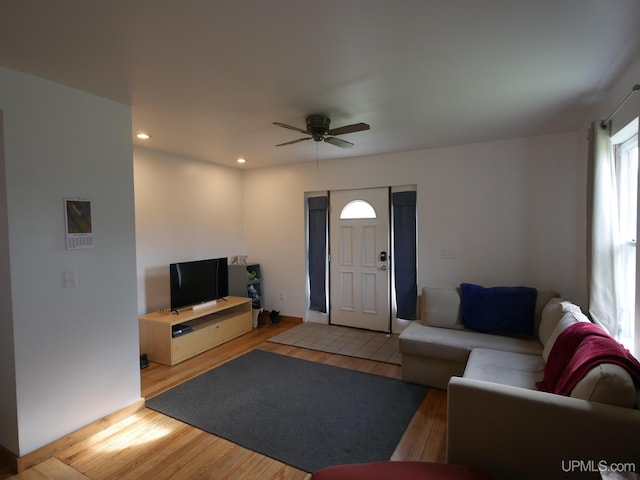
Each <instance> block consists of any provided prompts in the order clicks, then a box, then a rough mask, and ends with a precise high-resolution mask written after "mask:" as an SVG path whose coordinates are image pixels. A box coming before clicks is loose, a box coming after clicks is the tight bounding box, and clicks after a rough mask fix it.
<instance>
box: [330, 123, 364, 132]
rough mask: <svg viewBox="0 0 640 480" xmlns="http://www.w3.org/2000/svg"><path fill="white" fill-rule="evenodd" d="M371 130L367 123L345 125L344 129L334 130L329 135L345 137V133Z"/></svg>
mask: <svg viewBox="0 0 640 480" xmlns="http://www.w3.org/2000/svg"><path fill="white" fill-rule="evenodd" d="M369 128H371V127H370V126H369V125H368V124H366V123H354V124H353V125H345V126H344V127H338V128H332V129H331V130H329V131H328V132H327V134H328V135H343V134H345V133H353V132H362V131H363V130H369Z"/></svg>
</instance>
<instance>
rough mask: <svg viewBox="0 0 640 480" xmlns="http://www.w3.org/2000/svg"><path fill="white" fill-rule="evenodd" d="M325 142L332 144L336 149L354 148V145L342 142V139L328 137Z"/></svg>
mask: <svg viewBox="0 0 640 480" xmlns="http://www.w3.org/2000/svg"><path fill="white" fill-rule="evenodd" d="M324 141H325V142H327V143H330V144H331V145H335V146H336V147H342V148H351V147H353V143H351V142H347V141H346V140H342V139H341V138H335V137H326V138H325V139H324Z"/></svg>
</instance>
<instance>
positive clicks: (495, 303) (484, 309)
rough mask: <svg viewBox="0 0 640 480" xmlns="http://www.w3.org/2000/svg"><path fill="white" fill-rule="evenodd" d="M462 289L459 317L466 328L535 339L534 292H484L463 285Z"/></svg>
mask: <svg viewBox="0 0 640 480" xmlns="http://www.w3.org/2000/svg"><path fill="white" fill-rule="evenodd" d="M460 289H461V297H462V299H461V303H460V317H461V321H462V325H464V327H465V328H468V329H471V330H478V331H480V332H487V333H500V334H504V335H528V336H531V335H533V333H534V331H533V319H534V316H535V311H536V299H537V296H538V291H537V290H536V289H535V288H529V287H491V288H485V287H481V286H480V285H473V284H471V283H462V284H460Z"/></svg>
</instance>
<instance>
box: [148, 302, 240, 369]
mask: <svg viewBox="0 0 640 480" xmlns="http://www.w3.org/2000/svg"><path fill="white" fill-rule="evenodd" d="M226 298H227V300H226V301H225V300H219V301H218V303H216V304H215V305H213V306H210V307H206V308H203V309H201V310H192V309H190V308H188V309H184V310H180V313H178V314H176V313H175V312H169V311H168V310H162V311H159V312H153V313H147V314H146V315H142V316H141V317H139V319H138V321H139V324H140V353H146V354H147V355H148V356H149V360H151V361H152V362H158V363H163V364H165V365H175V364H176V363H179V362H182V361H184V360H186V359H188V358H191V357H193V356H195V355H197V354H199V353H202V352H204V351H206V350H209V349H211V348H213V347H216V346H218V345H220V344H222V343H224V342H227V341H229V340H231V339H233V338H236V337H239V336H240V335H243V334H245V333H248V332H250V331H251V330H252V329H253V320H252V315H251V299H250V298H246V297H226ZM176 325H188V326H190V327H191V328H192V329H193V331H191V332H189V333H185V334H183V335H180V336H176V337H174V336H173V330H174V327H175V326H176Z"/></svg>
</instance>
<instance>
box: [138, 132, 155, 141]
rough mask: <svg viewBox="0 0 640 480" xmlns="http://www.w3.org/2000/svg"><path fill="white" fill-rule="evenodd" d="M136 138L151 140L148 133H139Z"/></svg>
mask: <svg viewBox="0 0 640 480" xmlns="http://www.w3.org/2000/svg"><path fill="white" fill-rule="evenodd" d="M136 137H138V138H139V139H140V140H149V139H150V138H151V135H149V134H148V133H144V132H140V133H139V134H137V135H136Z"/></svg>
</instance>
